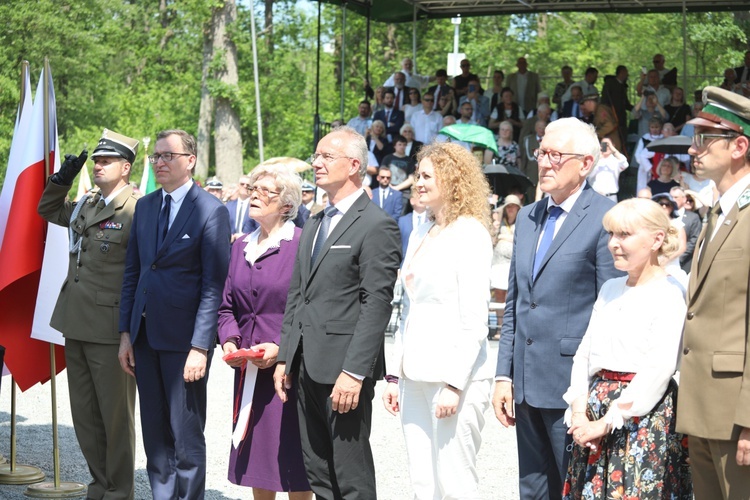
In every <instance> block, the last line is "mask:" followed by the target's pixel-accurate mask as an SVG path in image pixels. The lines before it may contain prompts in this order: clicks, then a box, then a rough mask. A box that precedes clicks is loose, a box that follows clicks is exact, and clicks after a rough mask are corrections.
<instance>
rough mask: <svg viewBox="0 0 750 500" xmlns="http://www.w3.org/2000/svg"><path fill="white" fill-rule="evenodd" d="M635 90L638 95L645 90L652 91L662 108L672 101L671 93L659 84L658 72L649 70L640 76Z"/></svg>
mask: <svg viewBox="0 0 750 500" xmlns="http://www.w3.org/2000/svg"><path fill="white" fill-rule="evenodd" d="M636 90H637V91H638V95H642V94H643V93H644V92H645V91H647V90H651V91H653V92H654V94H656V98H657V99H658V100H659V104H661V105H662V106H666V105H667V104H669V101H671V100H672V93H671V92H670V91H669V89H668V88H667V87H665V86H663V85H662V84H661V77H660V76H659V71H657V70H655V69H652V70H650V71H649V72H648V73H646V74H645V75H644V74H641V80H640V81H639V82H638V86H637V87H636Z"/></svg>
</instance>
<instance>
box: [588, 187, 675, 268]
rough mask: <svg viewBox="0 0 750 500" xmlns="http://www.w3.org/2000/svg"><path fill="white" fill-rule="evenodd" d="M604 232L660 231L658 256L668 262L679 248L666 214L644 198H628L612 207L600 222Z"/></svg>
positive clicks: (657, 205)
mask: <svg viewBox="0 0 750 500" xmlns="http://www.w3.org/2000/svg"><path fill="white" fill-rule="evenodd" d="M602 225H603V226H604V230H605V231H607V232H609V233H633V232H634V231H637V230H638V229H640V228H643V229H645V230H646V231H648V232H650V233H656V232H658V231H661V232H663V233H664V241H663V242H662V244H661V247H659V252H658V255H660V256H664V257H665V258H667V259H668V260H669V259H671V257H672V256H673V255H674V253H675V252H676V251H677V250H678V249H679V248H680V237H679V233H678V231H677V228H675V227H674V226H673V225H672V224H671V223H670V222H669V217H667V214H665V213H664V210H663V209H662V208H661V206H659V204H658V203H656V202H655V201H651V200H646V199H644V198H629V199H627V200H624V201H621V202H620V203H618V204H617V205H615V206H614V207H612V208H611V209H610V210H609V211H608V212H607V213H606V214H604V220H602Z"/></svg>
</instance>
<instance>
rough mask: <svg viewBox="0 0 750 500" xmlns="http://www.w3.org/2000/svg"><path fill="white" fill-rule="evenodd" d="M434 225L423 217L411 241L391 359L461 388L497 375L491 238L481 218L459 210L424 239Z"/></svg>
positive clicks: (404, 370)
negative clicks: (491, 329)
mask: <svg viewBox="0 0 750 500" xmlns="http://www.w3.org/2000/svg"><path fill="white" fill-rule="evenodd" d="M433 225H434V223H425V224H422V225H421V226H420V227H419V228H417V229H415V230H414V231H413V232H412V235H411V238H410V240H409V246H408V250H407V252H406V258H405V259H404V265H403V267H402V270H401V280H402V284H403V290H404V311H403V316H402V320H401V325H400V328H399V331H398V332H396V339H395V340H396V341H395V347H396V349H395V356H396V359H395V361H396V363H395V366H397V367H398V372H397V373H399V375H400V376H402V377H406V378H408V379H410V380H414V381H418V382H442V383H445V384H449V385H452V386H454V387H456V388H458V389H464V388H466V387H467V385H468V384H469V382H471V381H475V380H484V379H490V378H493V376H494V370H495V364H494V361H493V360H490V359H488V357H487V351H488V342H487V331H488V330H487V316H488V314H489V301H490V277H489V276H490V267H491V265H492V240H491V238H490V234H489V232H488V231H487V229H486V228H485V227H484V226H483V225H482V224H481V223H480V222H479V221H478V220H476V219H474V218H470V217H460V218H459V219H457V220H456V221H455V222H453V223H452V224H450V225H448V226H447V227H446V228H444V229H443V230H442V231H441V232H440V233H439V234H438V235H437V236H435V237H434V238H430V239H429V240H428V241H426V240H425V238H427V233H428V232H429V230H430V228H431V227H432V226H433ZM410 274H413V277H414V278H413V282H412V284H411V286H408V285H407V284H406V281H407V277H408V276H409V275H410Z"/></svg>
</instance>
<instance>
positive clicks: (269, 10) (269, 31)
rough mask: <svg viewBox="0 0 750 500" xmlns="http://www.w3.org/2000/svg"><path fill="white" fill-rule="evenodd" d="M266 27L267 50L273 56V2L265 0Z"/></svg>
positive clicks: (264, 27)
mask: <svg viewBox="0 0 750 500" xmlns="http://www.w3.org/2000/svg"><path fill="white" fill-rule="evenodd" d="M265 6H266V10H265V25H264V26H263V31H264V32H265V33H266V50H267V51H268V55H269V56H272V55H273V0H265Z"/></svg>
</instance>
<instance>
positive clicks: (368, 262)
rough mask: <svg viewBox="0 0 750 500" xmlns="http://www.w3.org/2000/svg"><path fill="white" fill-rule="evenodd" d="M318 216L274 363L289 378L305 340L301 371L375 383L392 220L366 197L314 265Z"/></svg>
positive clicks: (391, 265)
mask: <svg viewBox="0 0 750 500" xmlns="http://www.w3.org/2000/svg"><path fill="white" fill-rule="evenodd" d="M322 218H323V212H320V213H318V214H316V215H314V216H312V217H311V218H310V219H309V220H308V222H307V224H305V227H304V229H303V230H302V237H301V238H300V247H299V251H298V252H297V258H296V260H295V263H294V273H293V274H292V281H291V284H290V287H289V296H288V298H287V305H286V311H285V313H284V326H283V329H282V331H281V345H280V346H279V355H278V361H279V362H284V363H286V370H287V373H291V372H292V371H293V370H294V369H296V367H293V366H292V364H293V363H292V361H293V360H294V359H295V355H296V353H297V350H298V348H299V344H300V339H301V338H302V335H303V333H304V339H305V340H304V352H305V370H306V371H307V374H308V375H309V376H310V378H311V379H312V380H314V381H315V382H317V383H320V384H334V383H335V382H336V378H337V377H338V376H339V375H340V374H341V372H342V371H343V370H346V371H348V372H350V373H354V374H357V375H363V376H365V377H368V378H371V379H375V380H377V379H380V378H382V377H383V374H384V370H385V361H384V352H383V338H384V337H383V334H384V332H385V328H386V326H387V325H388V321H389V319H390V316H391V300H392V299H393V285H394V283H395V281H396V272H397V269H398V266H399V263H400V262H401V242H400V238H399V231H398V225H397V224H396V221H394V220H393V219H392V218H390V217H389V216H388V215H386V214H385V213H384V212H383V211H382V210H380V209H379V208H378V207H376V206H375V205H374V204H373V203H371V201H370V198H369V197H368V196H367V194H365V193H363V194H362V196H360V197H359V198H358V199H357V200H356V201H355V202H354V205H352V207H351V208H350V209H349V210H348V211H347V212H346V214H344V216H343V217H342V218H341V220H340V221H339V222H338V224H337V225H336V227H334V228H333V230H332V231H331V233H330V234H329V236H328V238H327V239H326V242H325V244H324V245H323V249H322V250H321V252H320V254H319V255H318V258H317V260H316V262H315V264H314V265H312V266H311V263H310V256H311V255H312V246H313V241H314V239H315V235H316V233H317V231H318V227H319V226H320V221H321V219H322Z"/></svg>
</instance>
